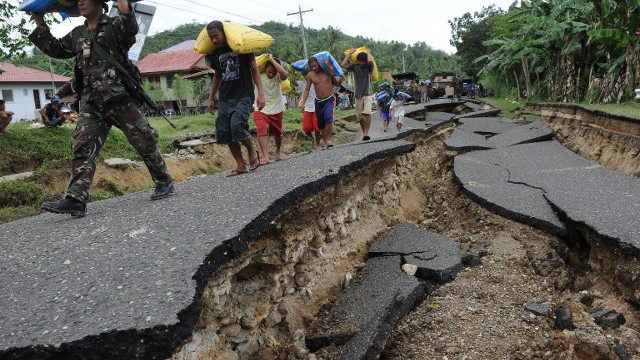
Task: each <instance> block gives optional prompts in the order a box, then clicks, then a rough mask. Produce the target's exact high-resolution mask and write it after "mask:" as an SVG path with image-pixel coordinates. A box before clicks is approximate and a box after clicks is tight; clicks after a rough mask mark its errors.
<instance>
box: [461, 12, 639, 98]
mask: <svg viewBox="0 0 640 360" xmlns="http://www.w3.org/2000/svg"><path fill="white" fill-rule="evenodd" d="M639 19H640V2H639V1H637V0H634V1H616V0H576V1H563V0H525V1H522V2H520V5H519V6H515V5H512V7H511V8H510V9H509V11H508V12H506V13H505V12H504V11H501V10H496V9H494V8H492V7H489V8H484V9H483V10H482V11H481V12H479V13H474V14H473V16H472V15H471V14H469V13H466V14H464V15H463V16H462V17H460V18H456V19H455V20H454V21H452V22H450V24H451V28H452V35H453V41H452V44H453V45H454V46H456V48H457V50H458V55H460V56H461V58H462V59H463V64H464V68H465V70H467V71H470V72H471V73H470V75H474V76H480V81H481V82H482V83H483V84H484V85H486V87H488V88H490V89H492V90H494V92H495V95H496V96H502V97H504V96H511V97H514V98H517V99H520V98H526V99H528V100H532V99H539V100H543V101H553V102H557V101H560V102H575V103H580V102H583V101H587V102H592V103H612V102H625V101H629V100H631V99H633V97H634V93H633V90H634V88H636V87H638V85H640V84H639V81H640V55H638V51H637V50H638V49H639V48H640V21H639ZM474 57H475V60H474V59H473V58H474ZM470 61H471V63H470ZM470 64H472V65H470ZM478 66H481V68H480V70H477V72H476V69H477V67H478ZM496 80H497V81H496ZM497 85H501V86H500V88H498V86H497ZM505 85H506V86H505ZM494 87H495V88H494Z"/></svg>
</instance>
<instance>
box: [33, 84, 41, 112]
mask: <svg viewBox="0 0 640 360" xmlns="http://www.w3.org/2000/svg"><path fill="white" fill-rule="evenodd" d="M33 102H34V103H35V104H36V109H40V107H41V106H42V105H41V104H40V90H38V89H33Z"/></svg>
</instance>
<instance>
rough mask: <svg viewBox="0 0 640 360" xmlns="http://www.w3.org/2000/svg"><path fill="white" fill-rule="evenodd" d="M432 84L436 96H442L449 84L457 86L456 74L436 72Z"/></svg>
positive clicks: (453, 86)
mask: <svg viewBox="0 0 640 360" xmlns="http://www.w3.org/2000/svg"><path fill="white" fill-rule="evenodd" d="M431 84H433V92H434V95H435V97H436V98H439V97H442V96H444V95H445V89H446V88H447V87H448V86H450V87H452V88H455V87H456V74H455V73H453V72H440V73H435V74H433V79H431Z"/></svg>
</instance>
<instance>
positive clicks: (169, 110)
mask: <svg viewBox="0 0 640 360" xmlns="http://www.w3.org/2000/svg"><path fill="white" fill-rule="evenodd" d="M164 115H165V116H175V115H177V114H176V112H175V111H173V109H167V110H165V111H164Z"/></svg>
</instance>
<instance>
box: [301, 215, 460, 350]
mask: <svg viewBox="0 0 640 360" xmlns="http://www.w3.org/2000/svg"><path fill="white" fill-rule="evenodd" d="M369 256H370V258H369V260H368V261H367V263H366V265H365V267H364V269H363V270H362V272H361V273H360V274H359V275H358V278H357V279H356V280H355V282H353V283H352V284H351V286H350V287H349V288H347V289H346V291H344V292H343V293H341V294H340V295H339V296H338V299H337V300H336V301H335V303H334V304H332V306H331V309H329V310H328V311H327V313H326V314H324V315H322V316H321V317H320V320H319V321H317V322H316V323H314V324H313V325H312V328H311V329H310V330H309V335H307V339H306V342H307V346H308V348H309V349H310V350H311V351H317V350H319V349H320V348H324V347H328V346H330V345H333V346H344V351H343V352H342V355H341V359H375V358H377V357H378V356H379V354H380V353H381V351H382V349H383V347H384V344H385V343H386V340H387V338H388V336H389V334H390V332H391V329H393V327H394V326H395V322H396V321H398V319H400V318H402V317H403V316H404V315H405V314H406V313H407V312H409V311H410V310H411V309H412V308H413V306H414V304H415V303H416V302H417V301H420V300H421V299H422V298H423V296H424V294H425V290H426V289H428V288H430V287H429V286H427V285H426V284H425V283H421V282H420V281H418V280H417V279H416V277H418V278H420V279H424V280H428V281H430V282H433V283H437V284H442V283H445V282H448V281H451V280H453V279H454V278H455V276H456V275H457V273H458V272H459V271H460V270H461V269H462V260H461V257H460V248H459V245H458V243H457V242H455V241H453V240H451V239H448V238H446V237H444V236H441V235H438V234H434V233H431V232H429V231H426V230H424V229H420V228H418V227H417V226H416V225H414V224H411V223H402V224H399V225H397V226H395V227H394V228H393V230H391V232H389V233H388V234H386V235H384V236H382V237H381V238H379V239H378V240H377V241H376V242H375V243H374V244H373V246H372V247H371V248H370V249H369ZM403 264H404V265H405V266H406V265H408V264H412V265H414V266H415V267H416V268H417V269H418V270H417V272H416V274H415V275H416V277H414V276H410V275H408V274H406V273H405V272H404V271H403V270H402V267H401V266H402V265H403Z"/></svg>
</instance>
